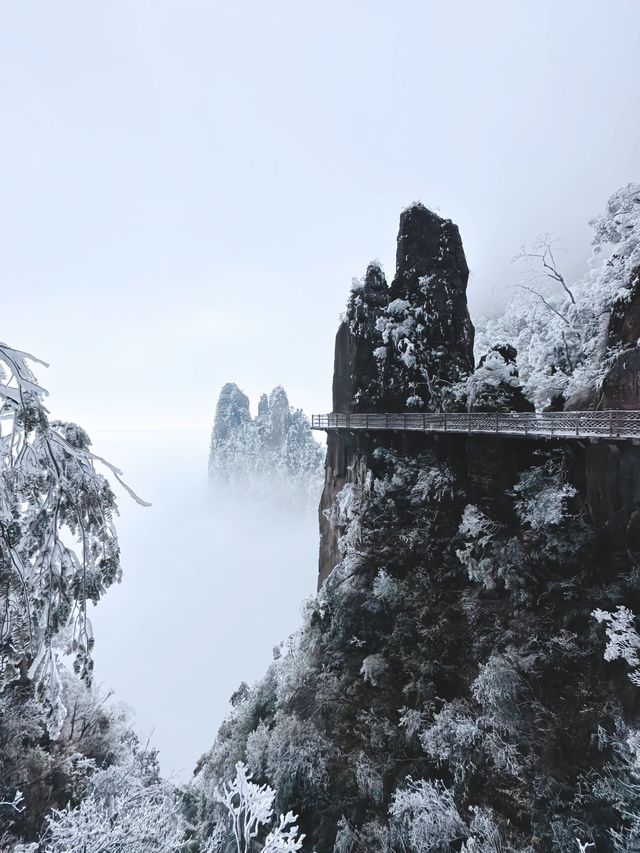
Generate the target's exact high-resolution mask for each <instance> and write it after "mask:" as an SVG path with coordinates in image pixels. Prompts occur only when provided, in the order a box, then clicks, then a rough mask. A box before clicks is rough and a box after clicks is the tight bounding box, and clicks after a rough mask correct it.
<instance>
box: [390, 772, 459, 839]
mask: <svg viewBox="0 0 640 853" xmlns="http://www.w3.org/2000/svg"><path fill="white" fill-rule="evenodd" d="M389 815H390V829H391V838H392V842H393V843H395V845H397V849H399V850H403V851H404V850H406V851H412V853H438V852H439V851H442V853H444V851H447V850H449V849H450V847H449V845H450V844H452V843H453V842H454V841H456V840H459V839H461V838H464V837H466V835H467V828H466V826H465V824H464V822H463V820H462V818H461V817H460V814H459V812H458V810H457V808H456V805H455V803H454V800H453V795H452V793H451V791H449V790H448V789H447V788H445V786H444V785H443V784H442V782H427V781H425V780H423V779H421V780H420V781H418V782H414V781H413V780H412V779H409V780H408V781H407V783H406V784H405V785H404V787H402V788H399V789H398V790H397V791H396V792H395V793H394V794H393V797H392V800H391V805H390V807H389Z"/></svg>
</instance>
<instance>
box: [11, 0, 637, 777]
mask: <svg viewBox="0 0 640 853" xmlns="http://www.w3.org/2000/svg"><path fill="white" fill-rule="evenodd" d="M639 23H640V15H639V14H638V4H637V0H609V2H607V3H606V4H605V3H603V2H602V0H564V2H561V3H559V2H557V0H536V2H530V3H515V2H513V0H484V2H476V0H466V2H450V3H441V2H434V0H398V2H394V3H390V2H382V0H366V2H365V0H325V2H322V3H300V2H297V0H275V2H270V3H264V2H261V0H238V2H233V3H230V2H228V0H224V2H218V0H181V2H179V3H178V2H175V0H110V2H108V3H87V2H86V0H58V2H56V3H35V2H29V0H23V2H20V3H4V4H2V8H0V110H1V113H0V114H1V115H2V133H1V134H0V183H1V185H2V197H1V199H0V278H1V280H2V294H3V305H2V307H3V317H2V319H3V328H2V331H1V333H0V338H2V339H4V340H6V341H7V342H8V343H9V344H10V345H12V346H14V347H16V348H20V349H25V350H28V351H31V352H33V353H34V354H35V355H37V356H39V357H40V358H43V359H46V360H47V361H49V362H50V363H51V368H50V369H49V370H48V371H46V370H43V369H39V371H38V374H39V378H40V379H41V381H42V383H43V384H44V386H45V387H47V388H48V389H49V390H50V392H51V398H50V400H51V411H52V414H53V415H54V416H56V417H59V418H62V419H65V420H72V421H76V422H78V423H80V424H82V425H83V426H84V427H85V428H86V429H87V430H88V432H89V433H90V434H91V435H92V437H93V440H94V446H95V448H96V451H97V452H98V453H101V454H102V455H104V456H107V457H109V458H110V459H111V460H112V461H113V462H115V463H116V464H119V465H120V466H121V467H122V468H123V469H124V472H125V476H126V478H127V480H128V481H129V482H130V484H131V485H132V486H133V487H134V488H135V489H137V490H138V491H139V492H140V493H141V494H142V495H143V497H145V498H147V499H148V500H150V501H152V503H153V506H152V507H151V508H150V509H148V510H143V509H142V508H140V507H138V506H137V505H135V504H133V503H132V502H131V501H130V500H129V499H128V498H127V497H126V496H125V495H123V494H122V493H119V494H120V504H121V509H122V516H121V519H120V522H119V529H120V534H121V541H122V555H123V565H124V572H125V576H124V581H123V583H122V585H121V586H120V587H118V588H117V589H114V590H112V591H110V592H109V593H108V595H106V596H105V599H104V601H103V602H102V603H101V604H100V606H99V607H98V608H97V610H96V613H95V615H94V624H95V630H96V659H97V663H96V672H97V676H98V680H101V681H103V682H104V683H105V684H107V685H112V686H113V687H114V688H115V689H116V691H117V694H118V697H119V698H120V699H122V700H123V701H126V702H127V703H128V704H130V705H131V706H133V707H134V708H135V709H136V712H137V715H138V729H139V731H141V732H142V733H146V732H148V731H149V730H151V729H152V728H154V729H155V742H156V743H157V744H158V745H159V746H160V748H161V750H162V753H163V762H164V764H163V766H164V767H165V769H167V770H173V769H175V768H178V767H190V766H191V764H192V763H193V761H194V759H195V758H196V757H197V755H198V754H199V752H200V751H201V750H203V749H204V748H206V747H207V746H208V745H209V744H210V742H211V740H212V738H213V735H214V733H215V729H216V728H217V725H218V723H219V722H220V719H221V718H222V715H223V713H224V708H225V703H226V700H227V698H228V696H229V694H230V693H231V692H232V690H233V689H235V687H236V686H237V684H238V683H239V681H240V680H241V679H246V680H251V679H253V678H255V677H257V676H258V675H259V674H260V673H261V672H262V671H263V670H264V668H265V666H266V664H267V663H268V660H269V658H270V655H271V648H272V646H273V644H274V643H275V642H277V641H278V640H279V639H281V638H283V637H285V636H286V635H287V633H288V632H289V631H290V630H291V629H293V628H294V627H295V626H296V624H297V623H298V621H299V616H298V614H299V608H300V603H301V601H302V599H303V598H304V596H305V595H307V594H309V593H311V592H312V591H313V589H314V587H315V571H316V556H317V554H316V549H317V529H316V520H315V518H314V517H313V516H312V515H310V516H309V517H305V518H304V519H299V518H298V519H293V518H278V517H275V518H274V517H267V516H266V515H262V514H260V513H256V512H254V511H247V512H245V513H238V512H233V511H232V510H231V509H230V508H225V509H221V508H220V507H218V508H217V509H216V508H215V507H212V506H211V505H210V504H209V503H208V502H207V498H206V482H205V473H206V458H207V447H208V435H209V430H210V427H211V420H212V417H213V411H214V406H215V400H216V397H217V393H218V391H219V389H220V387H221V386H222V385H223V383H225V382H227V381H234V382H237V383H238V384H239V385H240V386H241V387H242V388H243V390H244V391H245V392H246V393H248V394H249V396H250V397H251V399H257V397H258V395H259V393H260V392H262V391H265V390H268V389H270V388H273V387H274V386H275V385H276V384H279V383H281V384H283V385H284V386H285V388H286V389H287V392H288V394H289V397H290V400H291V401H292V403H293V404H294V405H296V406H301V407H303V408H304V409H305V410H306V411H307V412H308V413H311V412H314V411H315V412H322V411H327V410H329V408H330V403H331V400H330V389H331V372H332V359H333V336H334V333H335V330H336V327H337V322H338V317H339V314H340V312H341V311H342V309H343V306H344V303H345V299H346V296H347V293H348V289H349V285H350V281H351V277H352V276H357V275H360V274H362V273H363V272H364V269H365V267H366V264H367V262H368V261H369V260H371V259H372V258H379V259H380V260H381V261H382V263H383V265H384V266H385V268H386V271H387V274H388V275H389V277H391V276H392V274H393V266H394V251H395V237H396V231H397V222H398V215H399V213H400V210H401V209H402V208H403V207H404V206H406V205H407V204H409V203H410V202H412V201H414V200H421V201H423V202H424V203H425V204H427V205H429V206H431V207H433V208H434V209H436V210H437V211H439V212H440V213H441V214H442V215H444V216H447V217H450V218H452V219H453V220H454V221H455V222H457V223H458V224H459V226H460V229H461V233H462V237H463V241H464V245H465V250H466V254H467V257H468V261H469V265H470V268H471V279H470V284H469V299H470V305H471V310H472V315H477V314H478V313H479V312H481V311H485V310H495V308H496V305H497V304H498V303H499V301H500V300H501V299H504V298H505V295H507V296H506V298H508V293H509V291H508V289H505V288H508V286H509V285H511V284H512V283H513V280H514V276H515V272H514V268H513V267H512V265H511V263H510V261H511V258H512V257H513V256H514V255H515V254H517V252H518V251H519V249H520V247H521V245H522V244H523V243H526V242H528V241H531V240H533V239H535V238H536V236H537V235H539V234H540V233H541V232H551V233H553V234H554V235H555V236H556V237H557V238H559V239H560V240H561V241H562V247H563V248H564V250H565V252H564V254H562V256H561V263H562V268H563V271H564V272H565V273H566V275H567V277H568V278H569V279H570V278H571V277H572V276H573V275H577V274H580V272H581V271H582V270H584V269H585V267H586V264H587V259H588V255H589V251H590V244H589V240H590V230H589V227H588V224H587V223H588V220H589V218H590V217H592V216H594V215H596V214H597V213H599V212H600V211H601V210H602V208H603V206H604V205H605V203H606V200H607V198H608V196H609V195H610V194H611V193H612V192H613V191H614V190H616V189H617V188H618V187H619V186H621V185H623V184H626V183H628V182H629V181H632V180H638V176H639V174H640V114H639V112H638V110H637V103H638V92H637V88H638V79H639V74H638V70H639V69H638V36H639Z"/></svg>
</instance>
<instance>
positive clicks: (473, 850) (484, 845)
mask: <svg viewBox="0 0 640 853" xmlns="http://www.w3.org/2000/svg"><path fill="white" fill-rule="evenodd" d="M471 812H472V814H473V819H472V821H471V824H470V826H469V832H470V833H471V837H470V838H469V839H468V840H467V841H465V843H464V844H463V845H462V847H461V848H460V853H507V850H508V848H507V847H505V846H504V844H503V842H502V838H501V836H500V832H499V830H498V827H497V826H496V823H495V820H494V817H493V815H492V813H491V812H490V811H489V810H488V809H482V808H479V807H478V806H471Z"/></svg>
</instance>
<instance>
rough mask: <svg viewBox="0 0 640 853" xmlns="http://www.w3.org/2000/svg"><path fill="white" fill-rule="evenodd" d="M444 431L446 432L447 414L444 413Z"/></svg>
mask: <svg viewBox="0 0 640 853" xmlns="http://www.w3.org/2000/svg"><path fill="white" fill-rule="evenodd" d="M444 431H445V432H446V431H447V413H446V412H445V413H444Z"/></svg>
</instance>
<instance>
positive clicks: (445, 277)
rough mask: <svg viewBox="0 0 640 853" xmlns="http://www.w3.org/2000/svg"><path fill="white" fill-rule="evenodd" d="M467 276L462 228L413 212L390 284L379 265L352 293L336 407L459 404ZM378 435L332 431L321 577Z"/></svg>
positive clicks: (342, 330)
mask: <svg viewBox="0 0 640 853" xmlns="http://www.w3.org/2000/svg"><path fill="white" fill-rule="evenodd" d="M468 278H469V268H468V266H467V262H466V259H465V255H464V250H463V247H462V240H461V238H460V233H459V231H458V228H457V226H456V225H454V224H453V223H452V222H451V221H450V220H448V219H442V218H440V217H439V216H437V215H436V214H435V213H432V212H431V211H430V210H427V208H425V207H424V206H423V205H420V204H417V205H413V206H412V207H409V208H407V209H406V210H404V211H403V212H402V214H401V216H400V227H399V231H398V241H397V251H396V274H395V278H394V280H393V282H392V283H391V286H390V287H387V283H386V280H385V277H384V274H383V272H382V270H381V269H380V268H379V266H377V264H370V265H369V266H368V268H367V271H366V275H365V277H364V280H363V282H362V283H361V285H360V286H356V287H354V289H353V290H352V292H351V295H350V297H349V301H348V304H347V311H346V314H345V318H344V320H343V322H342V323H341V324H340V327H339V329H338V333H337V335H336V346H335V360H334V372H333V411H334V412H358V411H361V412H404V411H407V410H408V409H411V410H417V411H425V410H426V411H441V410H442V409H443V408H447V407H448V408H452V407H453V406H454V405H455V401H454V400H453V399H452V397H451V395H450V388H451V387H452V385H454V383H457V382H459V381H460V380H461V379H462V378H463V377H464V376H466V375H467V374H469V373H470V372H471V371H472V370H473V326H472V324H471V319H470V317H469V311H468V308H467V296H466V289H467V281H468ZM375 441H376V439H375V438H372V437H367V438H366V439H365V440H364V443H363V440H362V437H360V436H357V435H354V436H347V435H344V434H343V435H342V436H337V435H336V434H335V433H329V435H328V439H327V460H326V469H325V487H324V490H323V493H322V498H321V501H320V557H319V584H320V585H321V584H322V583H323V582H324V580H325V578H326V577H327V575H328V574H329V572H330V571H331V570H332V568H333V567H334V566H335V565H336V564H337V562H338V560H339V559H340V554H339V551H338V547H337V546H338V538H339V533H338V532H337V530H336V527H335V525H334V524H333V522H332V521H331V519H330V517H329V514H330V508H331V505H332V503H333V501H334V498H335V495H336V494H338V492H339V491H340V490H341V489H342V488H343V487H344V486H345V485H346V484H347V483H350V484H352V485H354V486H356V487H361V486H362V483H363V477H364V476H365V475H366V464H365V463H364V456H363V452H364V450H365V449H369V450H370V449H371V448H372V443H373V445H375Z"/></svg>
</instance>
